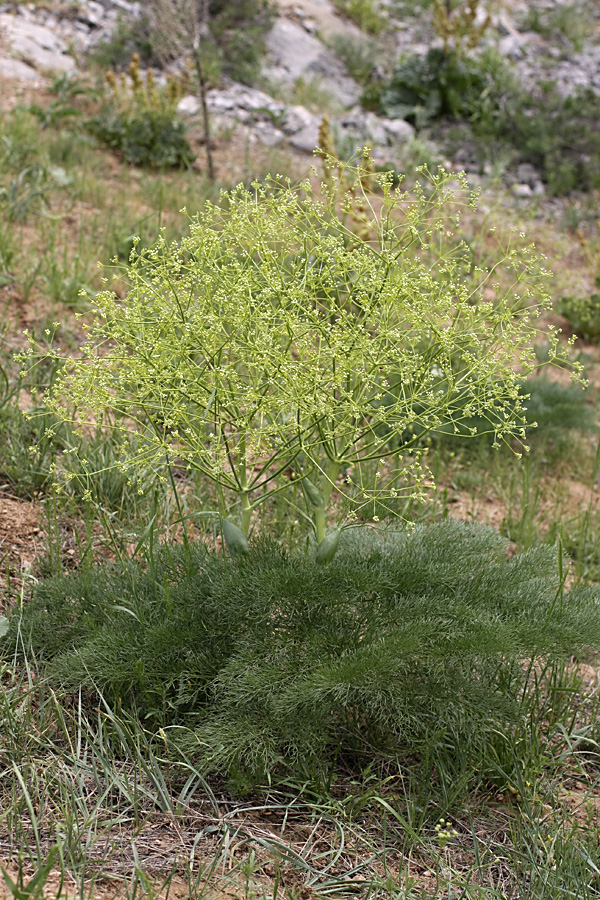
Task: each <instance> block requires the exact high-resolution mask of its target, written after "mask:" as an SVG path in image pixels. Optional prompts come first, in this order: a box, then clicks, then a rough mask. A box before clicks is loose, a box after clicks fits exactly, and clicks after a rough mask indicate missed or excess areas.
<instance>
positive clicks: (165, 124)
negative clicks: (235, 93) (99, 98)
mask: <svg viewBox="0 0 600 900" xmlns="http://www.w3.org/2000/svg"><path fill="white" fill-rule="evenodd" d="M106 80H107V84H108V95H107V97H106V99H105V101H104V103H103V105H102V109H101V111H100V112H99V113H98V114H97V115H95V116H94V117H93V118H91V119H90V120H89V121H88V123H87V127H88V129H89V130H90V131H91V133H92V134H93V135H94V136H95V137H96V138H98V140H100V141H102V142H103V143H104V144H107V145H108V146H109V147H113V148H114V149H116V150H119V151H120V152H121V153H122V154H123V156H124V158H125V159H126V160H127V162H129V163H132V164H133V165H138V166H153V167H155V168H159V169H165V168H174V167H179V166H186V165H190V164H191V163H192V162H193V160H194V154H193V152H192V149H191V147H190V145H189V143H188V141H187V138H186V136H185V125H184V123H183V122H182V121H181V120H180V119H178V118H177V112H176V108H177V102H178V100H179V97H180V95H181V88H180V86H179V85H178V84H177V82H176V81H175V80H174V79H169V81H168V82H167V85H166V87H164V88H158V87H157V86H156V84H155V82H154V77H153V75H152V70H151V69H148V71H147V73H146V78H145V79H144V78H142V75H141V72H140V58H139V56H137V54H134V56H133V57H132V60H131V63H130V66H129V80H128V79H127V78H126V76H123V77H122V78H121V79H119V78H118V77H117V76H116V75H115V73H114V72H109V73H108V74H107V76H106Z"/></svg>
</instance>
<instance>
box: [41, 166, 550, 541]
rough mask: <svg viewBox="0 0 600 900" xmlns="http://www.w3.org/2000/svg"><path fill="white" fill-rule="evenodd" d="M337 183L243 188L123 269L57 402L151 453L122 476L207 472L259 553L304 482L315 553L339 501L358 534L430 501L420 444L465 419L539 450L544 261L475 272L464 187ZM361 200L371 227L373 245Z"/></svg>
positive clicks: (348, 173)
mask: <svg viewBox="0 0 600 900" xmlns="http://www.w3.org/2000/svg"><path fill="white" fill-rule="evenodd" d="M335 166H336V175H335V177H334V178H330V179H326V181H325V182H324V183H322V184H320V185H317V186H315V184H314V183H313V182H311V181H310V180H306V181H304V182H303V183H301V184H300V185H291V184H290V182H289V181H288V180H287V179H284V178H282V177H281V176H276V177H275V178H272V179H269V180H268V181H267V183H266V184H264V183H255V184H253V185H252V186H251V187H250V188H246V187H244V186H241V185H240V186H238V187H237V188H236V189H235V190H233V191H231V192H228V193H223V194H222V196H221V201H220V203H219V204H218V205H211V204H207V206H206V208H205V209H204V210H203V211H202V212H201V213H199V214H198V215H196V216H194V217H192V218H191V219H190V223H189V230H188V232H187V234H186V235H185V236H184V237H183V238H182V239H181V240H178V241H175V242H173V243H169V242H167V240H166V237H165V235H164V233H161V234H160V235H159V236H158V239H157V241H156V243H155V244H154V246H152V247H150V248H149V249H144V250H140V251H139V252H138V251H137V250H134V251H133V253H132V255H131V258H130V261H129V263H128V264H127V265H120V264H119V263H118V262H117V261H116V260H115V261H114V267H115V269H116V273H115V277H116V278H118V279H120V281H121V283H123V282H124V283H125V285H126V296H125V297H124V299H120V297H119V296H118V295H117V294H116V293H115V292H114V291H112V290H111V289H110V287H108V282H105V284H106V285H107V286H106V289H105V290H103V291H102V292H101V293H99V294H98V296H97V298H96V302H95V307H94V309H93V311H92V321H91V323H90V324H89V326H88V327H89V339H88V341H87V343H86V345H85V346H84V348H83V352H82V353H81V356H80V357H79V358H77V359H69V360H68V362H67V365H65V366H64V368H63V369H62V373H61V374H60V376H59V377H58V378H57V380H56V382H55V384H54V386H53V389H52V391H51V393H50V396H49V397H48V398H47V402H48V405H49V407H50V409H51V410H53V411H54V412H55V413H57V414H58V415H60V416H61V417H63V418H65V419H74V421H75V422H77V423H79V424H80V425H81V426H82V427H83V426H84V425H85V423H86V422H89V421H91V422H94V423H96V422H97V421H99V420H100V419H101V418H102V416H103V415H104V414H105V412H106V411H107V410H108V411H110V412H111V413H112V415H111V428H113V429H115V428H116V429H118V430H119V431H121V432H123V433H124V436H127V435H128V434H131V433H134V435H135V441H132V442H131V445H130V446H131V448H132V452H131V454H130V455H125V456H124V457H123V459H122V463H121V465H122V467H123V469H126V470H133V469H134V468H135V467H136V466H137V465H139V464H141V463H143V464H144V465H147V464H148V463H149V462H151V463H153V464H155V465H161V464H164V463H165V462H172V461H175V460H177V461H178V465H184V466H186V467H188V468H189V469H190V470H192V469H195V470H198V471H199V472H200V473H202V474H203V475H204V476H205V477H206V478H208V479H210V480H212V481H213V482H214V483H215V485H216V491H215V494H216V496H218V498H219V503H220V505H221V510H220V511H221V513H222V514H223V515H231V510H232V509H233V508H234V507H235V506H237V508H238V511H239V514H240V520H239V521H240V524H241V528H242V530H243V532H244V533H247V532H248V529H249V527H250V524H251V518H252V513H253V510H255V509H256V508H257V507H258V506H259V504H262V503H264V502H265V501H266V500H267V499H268V498H269V497H271V496H272V495H273V494H274V493H276V492H280V491H286V490H288V489H289V488H290V483H291V481H292V480H296V481H298V479H302V480H303V486H304V491H303V494H304V496H305V499H306V505H307V510H308V513H307V514H306V515H305V519H304V521H311V522H312V526H313V528H314V533H315V536H316V538H317V540H318V542H322V541H323V540H324V538H325V535H326V524H327V517H328V507H330V506H331V505H332V493H334V491H335V510H336V517H337V518H338V521H341V520H342V518H343V522H344V523H345V524H347V523H348V522H351V521H353V520H354V519H357V518H359V517H360V515H361V510H365V509H367V508H370V509H372V508H373V503H374V501H376V502H377V504H378V509H385V505H386V503H387V502H388V501H389V503H390V509H391V508H392V507H393V508H395V509H397V508H398V506H399V504H398V503H397V502H394V498H397V497H401V496H407V495H410V496H413V497H416V498H421V499H422V498H423V497H424V496H425V488H426V487H427V488H429V487H430V485H431V476H430V474H429V473H428V472H427V469H426V466H425V465H424V461H423V460H422V459H421V457H420V450H419V447H421V446H422V438H423V434H424V433H427V432H434V431H436V429H441V428H444V430H447V427H448V420H449V419H450V420H451V421H452V422H454V423H455V427H456V429H457V431H460V423H461V422H462V421H465V420H467V419H472V418H473V417H474V416H480V417H481V416H483V417H484V418H485V416H486V415H488V416H489V429H490V430H493V431H494V432H495V433H496V437H497V438H498V441H499V442H500V441H503V440H504V441H506V440H507V439H512V438H515V437H516V438H517V439H518V438H524V431H523V422H524V420H523V418H522V416H521V414H520V410H521V405H520V404H521V400H522V398H520V395H519V384H520V383H521V381H522V379H523V377H524V376H525V375H527V374H528V373H529V372H530V371H531V370H533V369H534V368H535V367H536V366H537V362H536V358H535V354H534V351H533V344H534V341H535V340H536V339H537V337H538V326H539V322H538V317H539V314H540V312H541V311H542V310H543V309H544V308H546V307H547V305H548V302H549V298H548V296H547V294H546V292H545V290H544V287H543V284H544V278H545V277H546V276H547V274H548V273H547V272H546V271H545V269H544V267H543V261H542V260H541V258H540V257H539V256H538V255H537V254H536V252H535V250H534V248H533V247H532V246H527V245H526V244H525V242H524V241H523V236H522V235H521V236H519V235H518V234H517V233H516V232H515V233H512V234H511V237H510V240H509V242H508V244H507V245H506V246H503V245H502V244H501V242H500V241H499V240H498V243H497V246H498V253H497V258H496V260H495V261H494V263H493V265H488V266H486V267H481V268H477V267H476V265H475V264H474V261H473V259H472V257H471V252H470V250H469V249H468V248H467V246H466V245H465V244H464V243H463V242H462V241H461V240H460V236H459V235H460V220H459V217H460V213H461V208H462V209H465V208H468V207H469V206H474V205H475V202H476V198H475V196H474V195H473V194H471V193H470V192H469V189H468V186H467V184H466V182H465V181H464V178H463V177H462V176H456V175H450V174H448V173H446V172H445V171H444V170H443V169H441V170H440V171H439V172H438V173H437V174H432V173H430V172H429V171H427V170H424V171H423V172H422V173H421V181H420V183H419V184H417V187H416V188H415V189H414V191H413V192H412V193H406V192H403V191H402V190H401V189H400V188H396V189H394V188H393V187H392V184H391V180H390V179H389V178H388V177H387V176H386V175H381V176H379V177H378V178H377V180H375V179H374V178H373V176H372V175H371V174H370V170H367V169H366V168H365V169H363V168H361V166H360V165H357V166H347V167H345V170H344V171H343V172H342V173H341V174H340V171H339V166H338V163H337V161H335ZM365 171H368V172H369V175H368V177H365V176H364V172H365ZM315 174H316V173H315ZM349 184H351V185H352V189H351V190H349V189H348V185H349ZM357 197H358V198H359V200H360V203H361V210H363V211H365V210H366V213H367V215H368V217H369V219H370V221H369V222H368V223H367V224H368V226H369V227H368V228H363V229H361V234H360V235H359V236H357V234H356V233H355V231H356V229H354V230H353V223H354V218H353V215H352V213H353V209H354V206H355V204H356V202H357ZM547 337H548V339H549V341H550V344H551V347H552V358H553V360H554V361H555V362H556V361H558V362H560V360H561V358H564V352H563V350H561V347H560V345H559V341H558V337H557V335H556V334H555V333H553V332H552V331H551V332H550V334H549V335H548V336H547ZM29 352H30V353H31V355H32V356H33V355H34V353H35V351H34V348H30V351H29ZM58 352H59V351H56V353H57V354H58ZM66 398H68V403H67V402H66ZM296 496H297V495H296ZM325 555H326V554H325Z"/></svg>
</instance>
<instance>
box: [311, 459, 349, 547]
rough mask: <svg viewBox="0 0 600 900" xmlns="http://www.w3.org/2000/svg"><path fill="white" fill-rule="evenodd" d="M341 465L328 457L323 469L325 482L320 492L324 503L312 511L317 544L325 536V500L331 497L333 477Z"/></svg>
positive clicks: (334, 477) (336, 474)
mask: <svg viewBox="0 0 600 900" xmlns="http://www.w3.org/2000/svg"><path fill="white" fill-rule="evenodd" d="M341 465H342V464H341V462H340V461H339V460H337V459H330V460H329V462H328V464H327V467H326V469H325V484H324V485H323V487H322V488H321V494H322V495H323V499H324V501H325V503H324V504H323V506H317V507H316V508H315V510H314V513H313V520H314V523H315V532H316V535H317V544H320V543H321V541H322V540H323V538H324V537H325V526H326V524H327V522H326V518H325V516H326V512H327V501H328V500H329V498H330V497H331V492H332V490H333V487H334V485H335V479H336V478H337V477H338V474H339V471H340V468H341Z"/></svg>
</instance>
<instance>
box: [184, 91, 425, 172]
mask: <svg viewBox="0 0 600 900" xmlns="http://www.w3.org/2000/svg"><path fill="white" fill-rule="evenodd" d="M207 105H208V109H209V112H210V114H211V119H212V123H213V128H215V129H216V130H219V129H230V128H236V127H243V128H246V129H247V130H248V132H249V133H250V134H251V135H253V137H254V138H255V139H256V140H258V141H260V142H261V143H263V144H266V145H267V146H269V147H273V146H275V145H277V144H281V143H283V142H287V143H288V144H289V145H290V146H291V147H293V148H294V149H295V150H300V151H302V152H305V153H312V151H313V150H314V149H315V147H316V146H317V144H318V142H319V125H320V123H321V116H320V115H319V114H318V113H314V112H311V111H310V110H308V109H306V108H305V107H303V106H293V105H288V104H285V103H282V102H281V101H280V100H274V99H273V97H270V96H269V95H268V94H265V93H264V92H263V91H259V90H256V89H255V88H248V87H245V86H244V85H241V84H231V85H230V86H229V87H228V88H226V89H225V90H214V91H209V92H208V98H207ZM179 112H180V113H181V115H183V116H185V117H192V118H193V117H198V116H200V103H199V100H198V99H197V98H196V97H194V96H191V95H190V96H187V97H184V98H183V99H182V100H181V102H180V104H179ZM331 126H332V128H333V130H334V132H337V137H338V138H339V139H341V141H342V142H343V143H344V145H348V146H349V149H350V152H352V149H354V147H357V146H360V147H363V146H364V145H365V144H369V145H370V146H371V147H372V149H373V151H374V156H375V158H376V159H377V158H378V157H385V161H389V160H390V158H392V159H393V156H394V150H395V149H396V148H398V147H399V146H400V145H401V144H403V143H406V141H408V140H410V139H411V138H412V137H413V135H414V129H413V128H412V127H411V126H410V125H409V124H408V123H407V122H402V121H401V120H398V119H396V120H391V119H384V118H381V117H379V116H376V115H374V114H373V113H368V112H365V111H364V110H362V109H361V108H360V107H359V106H356V107H354V108H353V109H351V110H349V111H348V112H346V113H344V114H342V115H340V116H337V117H335V118H333V120H332V122H331ZM350 145H351V146H350Z"/></svg>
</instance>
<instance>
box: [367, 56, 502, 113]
mask: <svg viewBox="0 0 600 900" xmlns="http://www.w3.org/2000/svg"><path fill="white" fill-rule="evenodd" d="M487 84H488V82H487V78H486V74H485V71H484V70H482V67H481V65H480V64H479V62H478V61H477V60H471V59H467V58H463V57H461V56H460V55H458V54H457V53H456V52H455V51H446V50H443V49H442V48H441V47H432V48H431V49H430V50H428V51H427V53H426V54H425V56H418V55H417V56H411V57H409V58H408V59H406V60H405V61H404V62H401V63H399V64H398V65H397V66H396V67H395V69H394V72H393V74H392V77H391V79H390V81H389V83H388V84H387V85H386V86H384V87H383V89H382V90H381V106H382V108H383V111H384V112H385V113H386V115H388V116H390V117H391V118H395V119H406V120H407V121H409V122H414V123H415V124H416V125H417V126H418V127H423V126H424V125H427V124H429V123H430V122H432V121H433V120H435V119H439V118H444V117H464V116H469V115H470V113H471V112H472V111H473V110H474V109H475V108H476V105H477V101H478V99H479V97H480V96H481V95H482V93H483V92H484V90H485V88H486V87H487Z"/></svg>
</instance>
